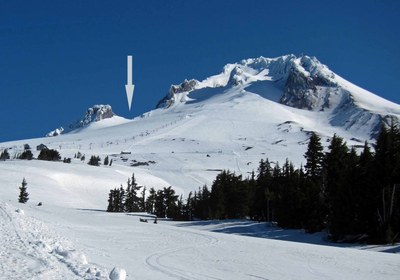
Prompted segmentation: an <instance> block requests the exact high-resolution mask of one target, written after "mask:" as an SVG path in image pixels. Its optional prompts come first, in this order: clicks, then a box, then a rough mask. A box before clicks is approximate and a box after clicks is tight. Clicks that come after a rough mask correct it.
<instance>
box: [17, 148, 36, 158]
mask: <svg viewBox="0 0 400 280" xmlns="http://www.w3.org/2000/svg"><path fill="white" fill-rule="evenodd" d="M18 158H19V159H26V160H31V159H32V158H33V154H32V152H31V150H25V151H23V152H22V154H21V155H20V156H19V157H18Z"/></svg>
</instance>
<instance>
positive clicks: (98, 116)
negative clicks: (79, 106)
mask: <svg viewBox="0 0 400 280" xmlns="http://www.w3.org/2000/svg"><path fill="white" fill-rule="evenodd" d="M113 116H115V114H114V112H113V111H112V108H111V106H110V105H94V106H93V107H90V108H88V109H87V111H86V113H85V115H84V116H83V117H82V118H81V119H79V120H77V121H76V122H74V123H72V124H69V125H66V126H61V127H59V128H57V129H55V130H53V131H50V132H49V133H47V134H46V136H47V137H54V136H58V135H60V134H65V133H68V132H70V131H72V130H75V129H78V128H82V127H85V126H87V125H89V124H90V123H92V122H98V121H101V120H103V119H108V118H112V117H113Z"/></svg>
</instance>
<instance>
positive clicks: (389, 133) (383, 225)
mask: <svg viewBox="0 0 400 280" xmlns="http://www.w3.org/2000/svg"><path fill="white" fill-rule="evenodd" d="M375 151H376V153H375V161H374V164H375V171H376V173H375V176H376V178H377V181H378V182H377V187H376V192H377V200H376V207H377V212H378V217H377V221H376V226H375V228H376V230H375V232H374V233H373V234H372V235H373V237H374V240H375V241H376V242H393V240H394V239H395V238H396V236H397V237H398V236H399V234H398V233H399V232H400V225H399V224H400V190H399V188H400V186H399V185H398V184H399V182H400V132H399V128H398V124H397V123H396V122H394V120H393V119H392V120H391V123H390V126H389V128H386V127H385V126H384V125H383V126H382V128H381V132H380V134H379V136H378V139H377V143H376V148H375Z"/></svg>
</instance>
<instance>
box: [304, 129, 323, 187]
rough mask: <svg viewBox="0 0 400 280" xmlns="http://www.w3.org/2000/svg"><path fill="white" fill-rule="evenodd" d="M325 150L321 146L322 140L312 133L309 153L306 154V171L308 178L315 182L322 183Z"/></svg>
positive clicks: (308, 148)
mask: <svg viewBox="0 0 400 280" xmlns="http://www.w3.org/2000/svg"><path fill="white" fill-rule="evenodd" d="M323 150H324V148H323V147H322V144H321V138H319V137H318V135H317V134H316V133H315V132H312V133H311V137H310V140H309V142H308V147H307V151H306V153H305V154H304V157H305V159H306V165H305V166H304V169H305V172H306V175H307V177H308V178H311V179H312V180H315V181H320V179H321V177H322V169H323V161H324V153H323ZM318 183H319V182H318Z"/></svg>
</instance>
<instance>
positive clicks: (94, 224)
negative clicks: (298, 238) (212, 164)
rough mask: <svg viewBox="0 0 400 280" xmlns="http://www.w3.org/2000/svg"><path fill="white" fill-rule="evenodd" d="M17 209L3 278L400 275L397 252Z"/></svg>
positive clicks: (3, 212)
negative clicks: (120, 273) (121, 273)
mask: <svg viewBox="0 0 400 280" xmlns="http://www.w3.org/2000/svg"><path fill="white" fill-rule="evenodd" d="M17 206H18V207H19V206H21V205H16V204H14V203H1V205H0V222H1V229H0V232H1V239H0V240H1V241H0V243H1V247H0V248H1V249H0V269H1V276H0V278H1V279H108V276H109V275H110V271H111V270H112V269H113V267H115V266H118V267H122V268H123V269H124V270H126V272H127V279H398V275H399V273H400V266H399V262H400V256H399V255H398V254H389V253H380V252H371V251H362V250H358V249H352V248H337V247H329V246H322V245H311V244H306V243H298V242H288V241H280V240H272V239H267V238H255V237H247V236H239V235H233V234H226V233H217V232H211V231H209V230H201V229H196V228H192V227H190V223H173V222H169V221H161V222H159V223H158V224H153V223H141V222H139V221H138V217H136V216H130V215H125V214H109V213H105V212H101V211H95V210H88V209H73V208H61V207H48V206H46V205H43V206H42V207H38V206H33V205H29V204H28V205H22V209H23V211H24V212H25V213H22V212H19V213H18V212H16V211H15V210H16V209H20V208H17ZM44 221H46V222H44ZM221 226H222V227H224V224H220V227H221ZM226 228H229V226H228V225H227V226H226ZM54 229H56V230H57V232H55V231H54ZM60 234H61V235H60Z"/></svg>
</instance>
